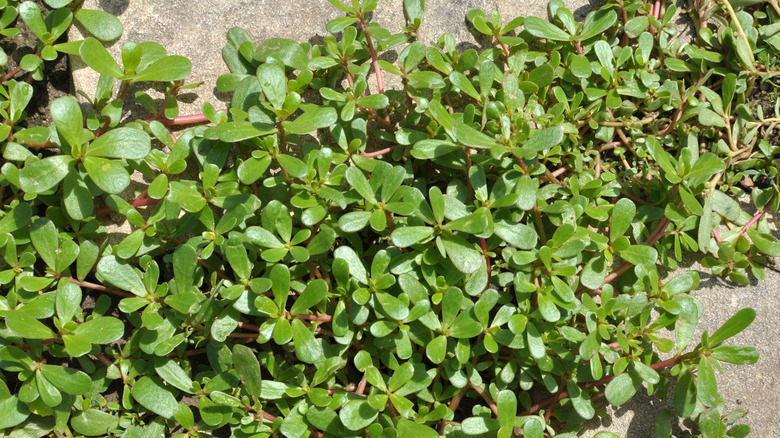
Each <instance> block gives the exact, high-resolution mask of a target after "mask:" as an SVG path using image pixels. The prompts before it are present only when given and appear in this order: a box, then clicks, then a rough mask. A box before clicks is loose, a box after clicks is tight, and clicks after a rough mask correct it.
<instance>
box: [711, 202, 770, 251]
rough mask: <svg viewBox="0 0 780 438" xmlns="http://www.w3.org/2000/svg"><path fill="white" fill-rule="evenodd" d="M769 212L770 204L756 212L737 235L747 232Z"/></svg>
mask: <svg viewBox="0 0 780 438" xmlns="http://www.w3.org/2000/svg"><path fill="white" fill-rule="evenodd" d="M767 213H769V204H767V205H766V206H765V207H764V209H763V210H761V211H759V212H758V213H756V214H755V216H753V217H752V218H751V219H750V220H749V221H748V223H746V224H745V226H744V227H742V229H741V230H740V231H739V236H737V237H741V236H742V235H743V234H745V233H746V232H747V230H748V229H749V228H750V227H752V226H753V225H754V224H755V223H756V222H758V221H759V219H761V217H762V216H764V215H765V214H767ZM713 231H714V230H713ZM718 242H720V240H718Z"/></svg>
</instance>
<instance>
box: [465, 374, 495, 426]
mask: <svg viewBox="0 0 780 438" xmlns="http://www.w3.org/2000/svg"><path fill="white" fill-rule="evenodd" d="M468 387H469V388H471V389H473V390H474V391H476V392H477V394H479V395H480V397H482V399H483V400H485V402H486V403H487V404H488V406H489V407H490V410H491V411H493V414H494V415H495V416H496V417H498V405H496V402H495V401H494V400H493V399H492V398H490V395H489V394H488V393H486V392H485V390H484V389H482V387H481V386H479V385H475V384H473V383H471V381H469V386H468Z"/></svg>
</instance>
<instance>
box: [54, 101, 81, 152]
mask: <svg viewBox="0 0 780 438" xmlns="http://www.w3.org/2000/svg"><path fill="white" fill-rule="evenodd" d="M51 118H52V119H53V120H54V125H55V126H56V127H57V133H58V134H59V136H60V138H62V139H64V140H65V141H66V142H67V144H68V145H69V146H70V147H72V148H75V147H78V146H81V142H82V131H83V130H84V122H83V118H82V114H81V105H79V102H78V101H77V100H76V98H75V97H73V96H64V97H60V98H59V99H56V100H54V101H53V102H52V103H51Z"/></svg>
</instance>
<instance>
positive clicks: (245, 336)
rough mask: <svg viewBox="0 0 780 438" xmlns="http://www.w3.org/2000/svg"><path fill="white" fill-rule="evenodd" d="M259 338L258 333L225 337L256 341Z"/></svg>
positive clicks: (232, 334)
mask: <svg viewBox="0 0 780 438" xmlns="http://www.w3.org/2000/svg"><path fill="white" fill-rule="evenodd" d="M258 336H260V333H231V334H229V335H227V337H228V338H249V339H256V338H257V337H258Z"/></svg>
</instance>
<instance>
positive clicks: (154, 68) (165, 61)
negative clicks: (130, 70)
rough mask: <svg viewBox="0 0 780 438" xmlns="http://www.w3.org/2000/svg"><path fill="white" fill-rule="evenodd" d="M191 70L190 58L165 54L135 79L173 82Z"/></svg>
mask: <svg viewBox="0 0 780 438" xmlns="http://www.w3.org/2000/svg"><path fill="white" fill-rule="evenodd" d="M82 47H83V46H82ZM191 71H192V63H191V62H190V60H189V59H187V58H185V57H183V56H178V55H171V56H163V57H162V58H160V59H158V60H157V61H154V62H153V63H152V64H150V65H149V66H148V67H146V68H144V69H143V70H142V71H140V72H138V73H137V74H136V75H135V77H134V78H133V79H134V80H135V81H136V82H140V81H154V82H173V81H179V80H182V79H184V78H186V77H187V76H189V75H190V72H191Z"/></svg>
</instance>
